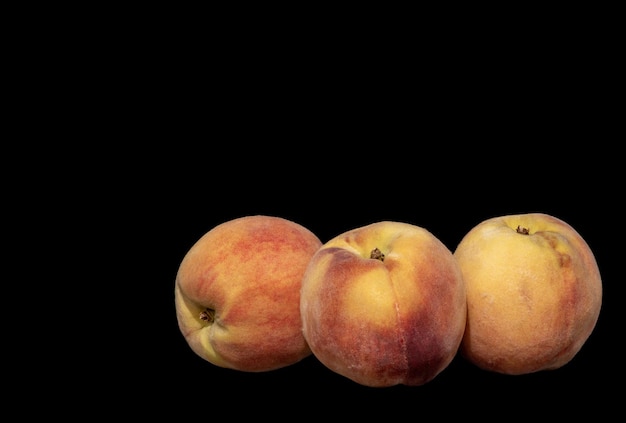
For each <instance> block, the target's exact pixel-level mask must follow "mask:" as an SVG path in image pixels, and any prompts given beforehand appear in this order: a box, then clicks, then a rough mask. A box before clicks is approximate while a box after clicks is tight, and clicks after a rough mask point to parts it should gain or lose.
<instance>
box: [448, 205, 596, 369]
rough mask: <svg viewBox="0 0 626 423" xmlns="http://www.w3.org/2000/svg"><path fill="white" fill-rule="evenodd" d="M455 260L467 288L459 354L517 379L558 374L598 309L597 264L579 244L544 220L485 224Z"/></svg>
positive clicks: (571, 233) (565, 229)
mask: <svg viewBox="0 0 626 423" xmlns="http://www.w3.org/2000/svg"><path fill="white" fill-rule="evenodd" d="M454 255H455V257H456V259H457V261H458V262H459V265H460V266H461V270H462V272H463V277H464V279H465V283H466V288H467V302H468V319H467V328H466V331H465V335H464V338H463V341H462V344H461V347H460V352H461V354H462V355H463V356H464V357H465V358H467V359H468V360H469V361H470V362H472V363H474V364H476V365H477V366H479V367H480V368H482V369H485V370H490V371H494V372H499V373H504V374H511V375H519V374H525V373H532V372H537V371H540V370H550V369H557V368H559V367H562V366H563V365H565V364H566V363H568V362H570V361H571V360H572V359H573V358H574V356H575V355H576V354H577V353H578V351H579V350H580V349H581V347H582V346H583V344H584V343H585V342H586V341H587V339H588V337H589V336H590V335H591V333H592V331H593V329H594V327H595V325H596V322H597V320H598V317H599V313H600V308H601V304H602V282H601V278H600V271H599V269H598V265H597V263H596V260H595V257H594V255H593V253H592V251H591V249H590V247H589V245H588V244H587V243H586V241H585V240H584V239H583V238H582V236H581V235H580V234H579V233H578V232H577V231H576V230H574V228H573V227H572V226H570V225H569V224H568V223H566V222H564V221H563V220H561V219H559V218H556V217H554V216H551V215H548V214H544V213H526V214H516V215H506V216H499V217H494V218H490V219H487V220H485V221H483V222H481V223H479V224H478V225H476V226H475V227H474V228H472V229H471V230H470V231H469V232H468V233H467V234H466V235H465V236H464V237H463V238H462V240H461V242H460V243H459V245H458V246H457V248H456V250H455V251H454Z"/></svg>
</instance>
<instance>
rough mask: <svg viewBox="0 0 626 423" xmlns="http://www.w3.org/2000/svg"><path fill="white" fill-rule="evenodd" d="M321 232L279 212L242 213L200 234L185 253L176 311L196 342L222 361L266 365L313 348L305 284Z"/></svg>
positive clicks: (243, 366)
mask: <svg viewBox="0 0 626 423" xmlns="http://www.w3.org/2000/svg"><path fill="white" fill-rule="evenodd" d="M321 244H322V243H321V241H320V240H319V238H318V237H317V236H316V235H315V234H313V233H312V232H311V231H310V230H308V229H307V228H305V227H303V226H302V225H300V224H297V223H295V222H292V221H289V220H286V219H283V218H279V217H275V216H264V215H254V216H244V217H241V218H236V219H233V220H231V221H227V222H224V223H222V224H220V225H218V226H216V227H214V228H213V229H211V230H210V231H209V232H208V233H206V234H205V235H204V236H202V237H201V238H200V239H199V240H198V241H197V242H196V243H195V244H194V245H193V246H192V247H191V249H190V250H189V251H188V253H187V254H186V255H185V257H184V258H183V260H182V262H181V264H180V267H179V270H178V273H177V275H176V283H175V292H174V294H175V305H176V316H177V320H178V324H179V328H180V331H181V333H182V335H183V336H184V338H185V340H186V341H187V342H188V344H189V346H190V347H191V349H192V350H193V351H194V352H195V353H196V354H197V355H198V356H200V357H202V358H203V359H205V360H207V361H209V362H211V363H213V364H215V365H217V366H220V367H225V368H231V369H235V370H241V371H250V372H260V371H268V370H274V369H278V368H281V367H285V366H288V365H291V364H294V363H296V362H298V361H300V360H302V359H303V358H305V357H307V356H308V355H310V354H311V350H310V349H309V347H308V344H307V343H306V341H305V339H304V337H303V334H302V322H301V318H300V308H299V305H300V287H301V281H302V276H303V274H304V271H305V268H306V266H307V265H308V263H309V260H310V258H311V257H312V256H313V254H314V253H315V252H316V251H317V249H318V248H319V247H320V246H321Z"/></svg>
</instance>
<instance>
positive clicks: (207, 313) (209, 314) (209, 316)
mask: <svg viewBox="0 0 626 423" xmlns="http://www.w3.org/2000/svg"><path fill="white" fill-rule="evenodd" d="M200 320H203V321H205V322H207V323H209V324H210V323H213V321H214V320H215V310H213V309H210V308H207V309H206V310H203V311H202V312H200Z"/></svg>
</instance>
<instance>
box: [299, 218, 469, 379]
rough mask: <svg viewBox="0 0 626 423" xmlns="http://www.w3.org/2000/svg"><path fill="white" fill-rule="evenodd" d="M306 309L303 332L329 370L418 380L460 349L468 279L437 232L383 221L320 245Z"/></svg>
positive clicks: (303, 303)
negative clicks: (463, 275) (466, 280)
mask: <svg viewBox="0 0 626 423" xmlns="http://www.w3.org/2000/svg"><path fill="white" fill-rule="evenodd" d="M373 251H374V254H373V255H372V252H373ZM300 313H301V315H302V322H303V333H304V337H305V338H306V340H307V342H308V344H309V346H310V348H311V350H312V351H313V354H314V355H315V356H316V357H317V359H319V361H320V362H321V363H323V364H324V365H325V366H326V367H328V368H329V369H331V370H333V371H335V372H337V373H338V374H340V375H343V376H345V377H347V378H349V379H351V380H353V381H354V382H357V383H359V384H361V385H365V386H370V387H387V386H392V385H398V384H403V385H409V386H417V385H422V384H424V383H426V382H428V381H430V380H432V379H433V378H435V376H437V375H438V374H439V373H440V372H441V371H442V370H444V369H445V368H446V367H447V366H448V365H449V363H450V362H451V361H452V359H453V358H454V356H455V355H456V353H457V350H458V347H459V343H460V342H461V338H462V336H463V331H464V329H465V319H466V300H465V285H464V284H463V279H462V276H461V271H460V269H459V267H458V265H457V262H456V260H455V259H454V257H453V255H452V252H451V251H450V250H449V249H448V248H447V247H446V246H445V245H444V244H443V243H442V242H441V241H440V240H439V239H437V238H436V237H435V236H434V235H433V234H431V233H430V232H428V231H427V230H425V229H423V228H421V227H418V226H415V225H412V224H408V223H403V222H394V221H380V222H377V223H373V224H369V225H366V226H363V227H360V228H357V229H354V230H350V231H347V232H345V233H343V234H341V235H338V236H336V237H335V238H333V239H331V240H329V241H328V242H326V243H325V244H324V245H323V246H322V247H321V248H320V249H319V250H318V251H317V253H316V254H315V255H314V256H313V258H312V259H311V261H310V263H309V265H308V267H307V270H306V273H305V274H304V278H303V280H302V292H301V294H300Z"/></svg>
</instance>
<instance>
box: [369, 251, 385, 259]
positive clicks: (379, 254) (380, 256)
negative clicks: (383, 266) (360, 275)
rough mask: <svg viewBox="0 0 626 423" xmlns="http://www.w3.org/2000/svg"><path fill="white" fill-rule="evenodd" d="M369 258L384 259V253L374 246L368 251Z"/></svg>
mask: <svg viewBox="0 0 626 423" xmlns="http://www.w3.org/2000/svg"><path fill="white" fill-rule="evenodd" d="M370 258H371V259H374V260H380V261H385V255H384V254H383V252H382V251H380V250H379V249H378V248H374V249H373V250H372V252H371V253H370Z"/></svg>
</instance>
